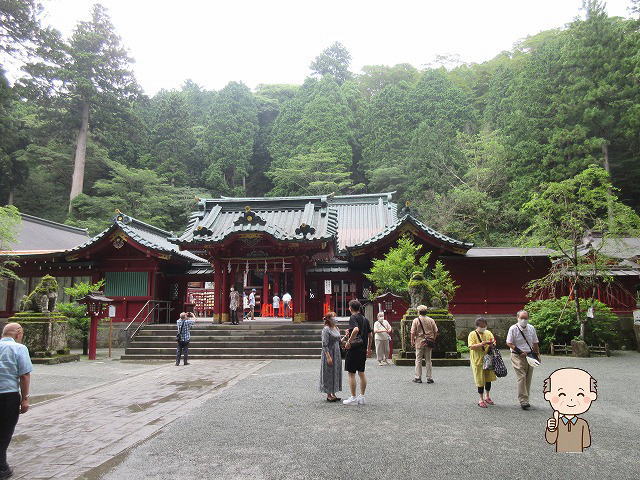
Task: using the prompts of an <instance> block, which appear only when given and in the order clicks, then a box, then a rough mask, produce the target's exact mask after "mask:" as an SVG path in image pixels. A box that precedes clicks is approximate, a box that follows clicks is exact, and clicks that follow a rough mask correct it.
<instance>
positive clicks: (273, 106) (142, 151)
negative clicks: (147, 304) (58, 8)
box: [0, 0, 640, 246]
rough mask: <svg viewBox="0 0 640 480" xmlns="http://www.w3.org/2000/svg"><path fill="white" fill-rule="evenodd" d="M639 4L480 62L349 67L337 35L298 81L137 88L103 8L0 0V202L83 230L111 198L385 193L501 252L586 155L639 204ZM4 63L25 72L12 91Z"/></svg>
mask: <svg viewBox="0 0 640 480" xmlns="http://www.w3.org/2000/svg"><path fill="white" fill-rule="evenodd" d="M639 5H640V0H631V1H630V3H629V7H630V18H620V17H609V16H608V14H607V12H606V7H605V5H604V4H603V3H601V2H599V1H596V0H586V1H585V4H584V8H583V10H582V11H581V12H576V18H577V19H576V20H575V21H573V22H572V23H571V24H569V25H566V26H559V28H557V29H554V30H548V31H544V32H541V33H538V34H536V35H533V36H530V37H528V38H526V39H524V40H522V41H520V42H518V43H517V44H516V45H515V46H514V47H513V49H512V50H510V51H506V52H503V53H501V54H499V55H498V56H496V57H495V58H493V59H492V60H489V61H487V62H484V63H481V64H463V65H460V66H458V67H456V68H453V69H445V68H418V67H415V66H412V65H409V64H399V65H394V66H385V65H370V66H365V67H363V68H362V70H361V71H360V72H353V71H352V69H351V68H350V54H349V51H348V49H347V48H345V47H344V46H343V45H341V44H340V43H335V44H333V45H331V46H329V47H328V48H327V49H326V50H325V51H323V52H321V53H320V54H319V55H318V56H317V57H316V59H315V60H314V61H313V62H312V64H311V65H310V66H306V65H300V69H305V68H307V67H308V68H309V76H308V78H307V79H306V80H305V81H304V83H303V84H302V85H272V84H263V85H259V86H257V87H256V88H255V89H254V90H251V89H249V88H248V87H247V86H246V85H244V84H243V83H242V82H241V81H232V82H230V83H228V84H227V85H226V86H225V87H224V88H222V89H221V90H219V91H209V90H206V89H203V88H202V87H200V86H199V85H197V84H196V83H194V82H193V81H190V80H185V82H184V84H183V85H182V87H181V88H180V89H179V90H162V91H160V92H159V93H157V94H156V95H154V96H152V97H149V96H146V95H145V94H144V93H143V92H142V90H141V88H140V86H139V85H138V84H137V82H136V79H135V77H134V74H133V68H132V62H133V59H131V58H129V56H128V54H127V50H126V45H123V44H122V41H121V40H120V38H119V37H118V35H117V32H116V31H115V29H114V27H113V25H112V23H111V21H110V19H109V15H108V12H107V11H106V10H105V9H104V8H103V7H101V6H100V5H95V6H94V8H93V12H92V16H91V18H90V19H88V20H87V21H84V22H80V23H79V24H78V25H77V26H76V29H75V31H74V33H73V35H72V36H71V37H70V38H63V37H62V35H61V34H60V33H59V32H57V31H56V30H55V29H53V28H44V27H43V26H42V25H41V24H40V22H39V15H40V13H41V12H40V10H41V8H42V7H41V6H40V5H39V4H38V2H37V0H20V1H16V0H3V1H0V203H1V204H5V203H8V204H13V205H15V206H17V207H18V208H19V210H20V211H22V212H25V213H29V214H33V215H37V216H41V217H45V218H49V219H52V220H56V221H60V222H67V223H70V224H73V225H78V226H83V227H87V228H89V230H90V231H91V232H96V231H98V230H100V229H101V228H103V227H104V226H105V225H106V224H108V223H109V222H110V220H111V218H112V217H113V214H114V213H113V212H114V210H115V209H116V208H118V209H120V210H122V211H123V212H126V213H127V214H129V215H132V216H135V217H137V218H140V219H141V220H145V221H148V222H150V223H152V224H155V225H158V226H160V227H164V228H167V229H172V230H176V231H177V230H180V229H181V228H183V227H184V225H185V223H186V220H187V213H188V212H190V211H191V210H192V209H193V208H194V199H195V198H196V197H205V196H211V197H213V196H219V195H226V196H263V195H299V194H328V193H331V192H336V193H343V194H344V193H365V192H385V191H396V192H397V193H396V196H395V199H396V200H397V201H398V202H404V201H405V200H410V201H411V207H412V209H413V211H415V212H416V213H417V214H418V215H419V216H420V217H421V218H422V219H423V220H424V221H425V222H426V223H427V224H429V225H430V226H432V227H433V228H436V229H438V230H440V231H442V232H444V233H447V234H449V235H451V236H453V237H456V238H459V239H461V240H466V241H471V242H475V243H476V244H478V245H495V246H499V245H505V244H510V243H512V242H513V241H514V239H515V238H516V237H517V236H518V235H519V232H522V231H524V230H526V228H527V227H528V226H529V222H528V218H527V214H526V212H525V211H524V210H523V209H522V206H523V205H524V204H525V203H526V202H527V201H528V200H529V199H530V198H531V195H532V193H533V192H536V191H539V190H540V189H541V187H542V185H543V184H544V182H549V181H560V180H564V179H567V178H570V177H573V176H574V175H576V174H578V173H580V172H582V171H583V170H584V169H586V168H587V167H588V166H589V165H592V164H596V165H600V166H602V167H603V168H605V169H606V170H607V171H608V172H609V173H610V175H611V179H612V182H613V185H614V186H615V187H616V188H617V189H619V191H618V196H619V198H620V199H621V200H622V201H623V202H624V203H625V204H627V205H628V206H630V207H632V208H634V209H638V207H640V181H639V180H640V23H639V22H638V20H637V19H635V18H633V16H634V15H635V13H637V10H638V8H637V7H638V6H639ZM470 41H471V39H470ZM3 59H4V60H3ZM7 59H12V62H14V63H15V61H19V62H21V64H22V65H23V68H22V78H20V79H19V80H18V81H16V82H14V83H13V84H10V83H9V82H8V81H7V79H6V78H5V75H4V74H3V73H2V70H1V69H2V62H3V61H7ZM138 60H139V61H143V59H138ZM5 70H6V67H5ZM70 199H72V200H71V201H70Z"/></svg>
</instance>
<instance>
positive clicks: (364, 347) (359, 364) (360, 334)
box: [342, 300, 371, 405]
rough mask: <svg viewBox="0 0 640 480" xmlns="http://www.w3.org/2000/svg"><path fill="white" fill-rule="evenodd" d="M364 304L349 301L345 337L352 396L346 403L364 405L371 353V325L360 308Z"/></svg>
mask: <svg viewBox="0 0 640 480" xmlns="http://www.w3.org/2000/svg"><path fill="white" fill-rule="evenodd" d="M361 309H362V306H361V305H360V302H359V301H358V300H351V301H350V302H349V311H350V312H351V317H350V318H349V332H350V333H349V335H348V336H347V337H345V339H346V344H345V347H344V348H345V349H346V350H347V355H346V359H345V362H344V363H345V370H346V371H347V372H349V388H350V389H351V397H349V398H348V399H346V400H345V401H344V402H342V403H344V404H345V405H364V404H365V400H364V392H365V390H366V389H367V377H366V376H365V374H364V368H365V363H366V362H367V356H369V355H370V354H371V326H370V325H369V320H367V319H366V318H365V316H364V315H362V313H360V310H361ZM356 372H358V376H359V377H360V395H358V396H356Z"/></svg>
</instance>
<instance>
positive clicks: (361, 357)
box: [344, 348, 367, 373]
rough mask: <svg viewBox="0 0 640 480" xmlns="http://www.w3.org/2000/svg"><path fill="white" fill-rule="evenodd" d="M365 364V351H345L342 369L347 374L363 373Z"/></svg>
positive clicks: (364, 349)
mask: <svg viewBox="0 0 640 480" xmlns="http://www.w3.org/2000/svg"><path fill="white" fill-rule="evenodd" d="M366 363H367V349H366V348H354V349H350V350H347V355H346V358H345V360H344V369H345V370H346V371H347V372H349V373H356V372H364V367H365V364H366Z"/></svg>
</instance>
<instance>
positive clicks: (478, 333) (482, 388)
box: [468, 317, 497, 408]
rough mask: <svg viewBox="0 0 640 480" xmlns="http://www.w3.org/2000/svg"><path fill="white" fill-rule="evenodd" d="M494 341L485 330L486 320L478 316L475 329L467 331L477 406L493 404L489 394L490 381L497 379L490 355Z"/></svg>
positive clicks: (491, 335) (484, 406)
mask: <svg viewBox="0 0 640 480" xmlns="http://www.w3.org/2000/svg"><path fill="white" fill-rule="evenodd" d="M495 342H496V341H495V338H494V337H493V334H492V333H491V332H490V331H489V330H487V321H486V320H485V319H484V318H483V317H478V318H477V319H476V329H475V330H473V331H472V332H471V333H469V338H468V344H469V349H470V352H469V357H470V358H469V360H470V362H471V371H472V372H473V379H474V381H475V383H476V387H478V394H479V395H480V401H479V402H478V406H479V407H482V408H487V406H488V405H495V403H493V400H491V395H490V394H489V391H490V390H491V382H493V381H495V380H496V379H497V377H496V374H495V372H494V371H493V362H492V358H493V357H492V355H490V353H491V352H490V350H491V349H492V348H495ZM485 357H488V358H485Z"/></svg>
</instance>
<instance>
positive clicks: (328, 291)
mask: <svg viewBox="0 0 640 480" xmlns="http://www.w3.org/2000/svg"><path fill="white" fill-rule="evenodd" d="M324 294H325V295H331V280H325V281H324Z"/></svg>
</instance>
